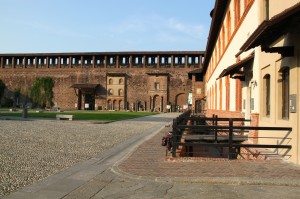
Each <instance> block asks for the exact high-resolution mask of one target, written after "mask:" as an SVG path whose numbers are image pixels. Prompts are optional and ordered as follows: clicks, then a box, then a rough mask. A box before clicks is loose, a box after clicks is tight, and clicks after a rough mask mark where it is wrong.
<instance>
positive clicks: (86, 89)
mask: <svg viewBox="0 0 300 199" xmlns="http://www.w3.org/2000/svg"><path fill="white" fill-rule="evenodd" d="M99 85H100V84H82V83H77V84H73V85H72V86H71V88H74V89H78V90H80V91H81V92H82V93H94V92H95V90H96V89H97V88H98V86H99ZM75 92H76V91H75Z"/></svg>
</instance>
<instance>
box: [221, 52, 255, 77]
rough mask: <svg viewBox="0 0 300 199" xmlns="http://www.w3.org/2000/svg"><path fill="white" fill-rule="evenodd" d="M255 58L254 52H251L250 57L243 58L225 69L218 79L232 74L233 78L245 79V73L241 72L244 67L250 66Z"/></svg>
mask: <svg viewBox="0 0 300 199" xmlns="http://www.w3.org/2000/svg"><path fill="white" fill-rule="evenodd" d="M253 60H254V53H253V54H250V55H249V56H248V57H246V58H244V59H242V60H241V61H239V62H237V63H235V64H232V65H231V66H228V67H227V68H226V69H224V70H223V71H222V72H221V74H220V75H219V77H218V78H217V79H220V78H222V77H225V76H227V75H230V77H231V78H237V79H243V78H244V75H243V74H242V73H241V72H240V70H241V68H242V67H245V66H248V65H249V64H250V63H251V62H253Z"/></svg>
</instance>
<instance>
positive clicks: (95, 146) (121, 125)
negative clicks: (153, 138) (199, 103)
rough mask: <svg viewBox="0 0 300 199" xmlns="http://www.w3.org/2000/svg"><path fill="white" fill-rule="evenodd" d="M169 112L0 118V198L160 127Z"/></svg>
mask: <svg viewBox="0 0 300 199" xmlns="http://www.w3.org/2000/svg"><path fill="white" fill-rule="evenodd" d="M166 115H168V117H170V114H161V115H154V116H148V117H143V118H137V119H133V120H126V121H119V122H113V123H109V124H91V123H89V122H79V121H56V120H31V121H20V120H0V197H1V196H4V195H7V194H8V193H10V192H13V191H16V190H18V189H20V188H22V187H24V186H26V185H29V184H32V183H33V182H35V181H38V180H40V179H43V178H45V177H47V176H49V175H52V174H55V173H57V172H59V171H60V170H62V169H65V168H68V167H70V166H72V165H74V164H76V163H78V162H79V161H83V160H87V159H90V158H92V157H95V156H97V155H100V154H101V153H102V152H103V151H104V150H107V149H109V148H111V147H113V146H114V145H116V144H118V143H120V142H122V141H124V140H126V139H128V138H129V137H131V136H133V135H136V134H139V133H141V132H143V131H146V130H147V129H149V128H154V127H157V128H159V127H161V126H163V125H164V124H165V122H166V121H170V119H171V118H168V117H167V116H166ZM176 116H177V115H176V114H174V117H176ZM171 117H172V115H171ZM174 117H172V118H174Z"/></svg>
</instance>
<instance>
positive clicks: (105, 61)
mask: <svg viewBox="0 0 300 199" xmlns="http://www.w3.org/2000/svg"><path fill="white" fill-rule="evenodd" d="M104 68H107V55H105V56H104Z"/></svg>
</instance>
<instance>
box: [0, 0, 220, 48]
mask: <svg viewBox="0 0 300 199" xmlns="http://www.w3.org/2000/svg"><path fill="white" fill-rule="evenodd" d="M214 3H215V0H0V8H1V11H0V53H60V52H122V51H198V50H200V51H202V50H203V51H204V50H205V47H206V42H207V37H208V33H209V28H210V23H211V18H210V15H209V13H210V11H211V10H212V9H213V6H214Z"/></svg>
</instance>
